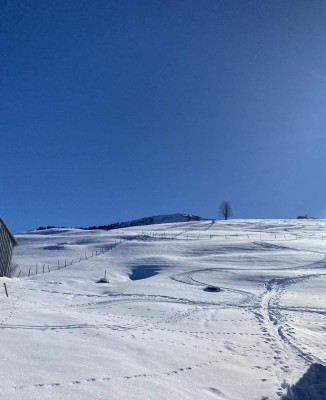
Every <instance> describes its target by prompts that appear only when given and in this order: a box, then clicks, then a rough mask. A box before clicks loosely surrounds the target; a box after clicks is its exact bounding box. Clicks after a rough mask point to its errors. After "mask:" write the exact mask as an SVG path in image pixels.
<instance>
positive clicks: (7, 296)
mask: <svg viewBox="0 0 326 400" xmlns="http://www.w3.org/2000/svg"><path fill="white" fill-rule="evenodd" d="M3 284H4V287H5V291H6V296H7V297H9V296H8V291H7V286H6V284H5V282H3Z"/></svg>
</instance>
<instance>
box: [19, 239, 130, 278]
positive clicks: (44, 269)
mask: <svg viewBox="0 0 326 400" xmlns="http://www.w3.org/2000/svg"><path fill="white" fill-rule="evenodd" d="M122 242H123V240H119V241H115V243H111V244H108V245H106V246H105V247H100V248H96V249H95V250H91V251H88V252H85V253H83V254H82V255H80V256H79V257H76V258H73V259H64V260H62V259H61V260H57V262H56V263H55V264H53V263H52V264H49V263H36V264H35V265H33V266H25V268H24V271H23V270H22V269H19V268H18V269H19V272H18V274H17V278H20V277H30V276H35V275H38V274H45V273H49V272H51V271H58V270H60V269H63V268H67V267H69V266H72V265H75V264H78V263H80V262H82V261H87V260H89V259H91V258H93V257H97V256H100V255H102V254H105V253H108V252H109V251H111V250H113V249H114V248H116V247H117V246H118V245H120V244H121V243H122ZM18 269H17V271H18Z"/></svg>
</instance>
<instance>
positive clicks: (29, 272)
mask: <svg viewBox="0 0 326 400" xmlns="http://www.w3.org/2000/svg"><path fill="white" fill-rule="evenodd" d="M31 268H32V267H29V271H28V276H30V274H31Z"/></svg>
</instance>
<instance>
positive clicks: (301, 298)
mask: <svg viewBox="0 0 326 400" xmlns="http://www.w3.org/2000/svg"><path fill="white" fill-rule="evenodd" d="M146 229H147V230H146ZM323 235H325V236H323ZM16 238H17V240H18V242H19V247H18V248H16V249H15V257H14V261H15V262H16V263H17V264H18V265H19V267H18V271H17V273H19V271H20V270H21V272H20V277H19V278H15V279H11V280H9V279H5V278H1V280H2V281H3V282H6V284H7V288H8V292H9V297H8V298H7V297H5V293H4V290H3V291H2V293H1V305H0V335H1V343H2V350H1V359H0V368H1V374H0V399H6V400H8V399H23V400H29V399H31V400H32V399H33V400H35V399H42V400H47V399H51V400H54V399H67V400H68V399H78V400H84V399H85V400H86V399H87V400H89V399H101V400H106V399H121V400H122V399H133V400H144V399H150V400H151V399H169V400H174V399H175V400H176V399H196V400H200V399H234V400H242V399H243V400H262V399H264V400H266V399H280V398H282V397H283V398H287V399H300V400H301V399H326V386H325V381H326V378H325V375H326V373H325V368H324V365H325V363H326V350H325V333H326V221H322V220H286V221H284V220H232V221H219V222H215V223H213V222H212V221H199V222H185V223H174V224H162V225H151V226H148V227H133V228H125V229H120V230H113V231H109V232H105V231H82V230H68V229H67V230H65V229H62V230H58V229H52V230H44V231H39V232H32V233H26V234H20V235H17V236H16ZM72 261H73V262H72ZM71 262H72V264H71ZM36 265H37V266H36ZM36 269H37V272H38V274H37V275H36ZM43 269H44V273H43ZM49 271H50V272H49ZM105 271H106V273H107V278H108V280H109V283H98V280H99V279H101V278H103V277H104V274H105ZM28 275H29V276H28ZM207 285H215V286H218V287H219V288H221V289H222V290H221V291H219V292H210V291H206V290H204V289H205V288H206V287H207ZM299 379H301V381H300V382H299V385H297V382H298V380H299ZM323 382H324V383H323ZM285 396H287V397H285ZM309 396H310V397H309Z"/></svg>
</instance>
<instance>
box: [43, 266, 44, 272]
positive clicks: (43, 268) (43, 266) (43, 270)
mask: <svg viewBox="0 0 326 400" xmlns="http://www.w3.org/2000/svg"><path fill="white" fill-rule="evenodd" d="M43 274H44V264H43Z"/></svg>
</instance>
